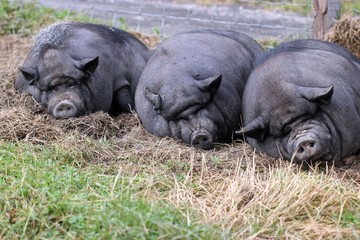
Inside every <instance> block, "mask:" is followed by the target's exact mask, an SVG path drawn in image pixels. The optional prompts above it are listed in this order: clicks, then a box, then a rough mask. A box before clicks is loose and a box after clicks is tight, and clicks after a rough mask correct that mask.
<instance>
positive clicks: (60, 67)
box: [15, 49, 99, 118]
mask: <svg viewBox="0 0 360 240" xmlns="http://www.w3.org/2000/svg"><path fill="white" fill-rule="evenodd" d="M39 59H40V60H38V61H25V64H24V66H22V67H20V68H19V69H20V74H19V76H18V78H17V79H16V81H15V88H16V90H17V91H19V92H28V93H30V94H31V95H32V96H33V98H34V99H35V100H36V101H37V102H39V103H41V105H43V106H44V107H45V108H47V111H48V113H49V114H51V115H53V116H54V117H56V118H70V117H76V116H80V115H84V114H85V113H86V112H88V111H91V110H92V109H91V106H92V104H91V97H90V96H91V95H92V92H93V88H94V87H93V86H91V84H92V83H91V77H92V74H93V73H94V72H95V70H96V68H97V66H98V61H99V59H98V57H97V56H95V57H89V58H83V59H74V58H72V57H71V56H70V55H69V54H67V53H65V52H60V51H58V50H55V49H50V50H48V51H47V52H46V53H44V55H43V56H42V57H41V58H39ZM27 62H31V64H26V63H27Z"/></svg>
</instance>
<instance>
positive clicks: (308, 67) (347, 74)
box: [239, 40, 360, 163]
mask: <svg viewBox="0 0 360 240" xmlns="http://www.w3.org/2000/svg"><path fill="white" fill-rule="evenodd" d="M255 65H256V67H255V69H254V71H253V72H252V74H251V75H250V77H249V80H248V82H247V85H246V87H245V90H244V95H243V120H244V127H243V128H242V129H241V131H239V133H240V134H241V133H243V134H245V135H246V136H248V137H247V140H248V142H249V143H250V145H251V146H252V147H253V148H255V149H256V150H257V151H259V152H265V153H267V154H269V155H271V156H273V157H282V158H284V159H288V160H292V161H294V162H296V163H302V162H311V161H316V160H323V161H337V160H339V159H341V158H343V157H346V156H349V155H351V154H354V153H355V152H357V151H358V150H359V148H360V137H359V136H360V60H359V59H358V58H356V57H355V56H354V55H353V54H351V53H350V52H349V51H347V50H346V49H345V48H343V47H341V46H339V45H337V44H334V43H329V42H325V41H319V40H297V41H293V42H289V43H284V44H282V45H280V46H279V47H278V48H276V49H274V50H271V51H268V52H266V53H264V54H263V56H261V57H260V58H259V59H257V61H256V63H255Z"/></svg>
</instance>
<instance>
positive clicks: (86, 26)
mask: <svg viewBox="0 0 360 240" xmlns="http://www.w3.org/2000/svg"><path fill="white" fill-rule="evenodd" d="M149 57H150V51H149V50H148V49H147V48H146V47H145V46H144V45H143V44H142V43H141V42H140V41H139V40H137V39H135V38H134V37H132V36H131V35H130V34H129V33H127V32H125V31H122V30H119V29H116V28H114V27H109V26H105V25H99V24H90V23H77V22H64V23H57V24H53V25H50V26H49V27H47V28H45V29H43V30H42V31H40V33H38V34H37V35H36V36H35V38H34V44H33V47H32V49H31V51H30V53H29V54H28V56H27V58H26V59H25V61H24V64H23V65H22V66H21V67H20V73H19V75H18V77H17V79H16V80H15V89H16V90H17V91H18V92H27V93H30V94H31V95H32V96H33V98H34V99H35V100H36V101H37V102H39V103H41V104H42V105H43V106H44V107H45V108H47V111H48V113H49V114H51V115H53V116H54V117H56V118H69V117H76V116H81V115H84V114H86V113H90V112H96V111H100V110H101V111H104V112H111V113H115V114H117V113H121V112H128V111H129V110H130V109H131V108H134V95H135V89H136V86H137V83H138V80H139V78H140V75H141V72H142V70H143V68H144V67H145V65H146V62H147V60H148V58H149Z"/></svg>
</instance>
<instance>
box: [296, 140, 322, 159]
mask: <svg viewBox="0 0 360 240" xmlns="http://www.w3.org/2000/svg"><path fill="white" fill-rule="evenodd" d="M320 153H321V147H320V144H319V143H318V142H317V141H316V140H314V139H307V140H303V141H301V142H299V144H298V146H297V148H296V152H295V156H294V160H295V162H298V163H300V162H303V161H308V160H316V158H317V157H318V156H319V154H320Z"/></svg>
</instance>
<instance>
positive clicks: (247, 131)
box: [235, 116, 268, 142]
mask: <svg viewBox="0 0 360 240" xmlns="http://www.w3.org/2000/svg"><path fill="white" fill-rule="evenodd" d="M267 129H268V127H267V123H266V122H265V120H264V118H263V117H262V116H260V117H257V118H256V119H255V120H253V121H251V122H250V123H249V124H247V125H246V126H245V127H243V128H241V129H240V130H239V131H236V132H235V134H237V135H244V136H246V137H250V138H255V139H257V140H259V141H261V142H262V141H264V140H265V135H266V132H267Z"/></svg>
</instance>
